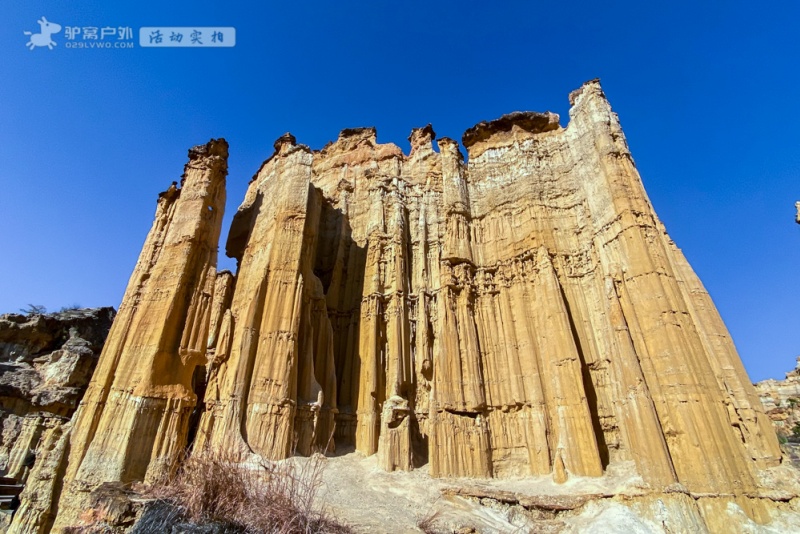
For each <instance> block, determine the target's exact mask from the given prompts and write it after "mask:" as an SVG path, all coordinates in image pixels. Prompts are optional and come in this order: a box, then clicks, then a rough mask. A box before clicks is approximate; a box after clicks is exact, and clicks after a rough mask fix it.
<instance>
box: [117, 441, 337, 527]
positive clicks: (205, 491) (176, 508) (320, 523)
mask: <svg viewBox="0 0 800 534" xmlns="http://www.w3.org/2000/svg"><path fill="white" fill-rule="evenodd" d="M323 462H324V458H320V457H313V458H310V459H307V460H305V461H303V462H302V463H301V464H295V463H293V462H291V461H289V462H286V461H284V462H280V463H275V464H270V463H261V464H259V465H257V466H254V467H251V466H242V465H241V464H238V463H237V462H234V461H232V459H231V458H226V457H225V456H224V455H219V454H208V453H207V454H199V455H194V456H191V457H189V458H187V459H186V460H185V461H183V462H182V465H181V467H180V468H179V469H178V470H177V471H176V472H175V474H174V475H173V476H171V477H169V478H167V479H166V480H164V481H162V482H160V483H158V484H155V485H153V486H151V487H150V488H148V490H147V493H148V494H149V496H150V497H153V498H155V499H156V501H154V502H153V503H151V504H150V505H149V506H148V507H147V509H146V510H145V511H144V513H143V514H142V516H141V518H140V519H139V521H138V522H137V524H136V525H135V527H134V528H133V530H132V532H131V534H147V533H155V532H158V533H163V532H170V531H172V530H173V527H175V526H177V525H178V524H180V525H181V527H182V528H181V529H180V531H181V532H185V531H187V530H186V527H187V526H189V525H187V523H188V524H191V525H194V526H195V528H190V529H189V531H197V532H209V533H215V534H217V533H256V532H258V533H269V534H300V533H312V532H315V533H316V532H326V533H332V534H339V533H342V534H344V533H349V532H351V530H350V529H349V528H348V527H346V526H343V525H341V524H339V523H338V522H337V521H336V520H335V519H334V518H333V517H331V516H330V515H329V514H328V513H327V512H325V511H324V510H323V509H322V508H320V507H319V506H318V503H317V502H316V501H317V494H318V491H319V489H320V486H321V484H322V468H323ZM203 527H205V528H203Z"/></svg>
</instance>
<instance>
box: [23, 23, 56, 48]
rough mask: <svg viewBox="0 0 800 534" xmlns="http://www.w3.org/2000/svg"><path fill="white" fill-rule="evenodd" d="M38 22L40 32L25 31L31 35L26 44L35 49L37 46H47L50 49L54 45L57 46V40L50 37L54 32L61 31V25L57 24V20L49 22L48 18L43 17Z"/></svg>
mask: <svg viewBox="0 0 800 534" xmlns="http://www.w3.org/2000/svg"><path fill="white" fill-rule="evenodd" d="M36 22H38V23H39V27H40V28H41V30H40V31H39V33H31V32H23V33H24V34H25V35H30V36H31V39H30V41H28V42H27V43H25V46H27V47H28V48H30V49H31V50H33V49H34V48H36V47H37V46H46V47H47V48H48V49H50V50H52V49H53V47H54V46H56V44H57V43H56V42H55V41H53V39H51V38H50V36H51V35H53V34H54V33H58V32H60V31H61V25H60V24H56V23H55V22H48V21H47V19H46V18H44V17H42V18H41V19H39V20H37V21H36Z"/></svg>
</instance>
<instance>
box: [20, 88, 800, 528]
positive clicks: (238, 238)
mask: <svg viewBox="0 0 800 534" xmlns="http://www.w3.org/2000/svg"><path fill="white" fill-rule="evenodd" d="M570 102H571V104H572V108H571V110H570V120H569V124H568V125H567V126H566V127H562V126H561V125H560V124H559V118H558V116H557V115H555V114H552V113H533V112H517V113H512V114H510V115H506V116H503V117H501V118H500V119H497V120H494V121H488V122H482V123H480V124H478V125H476V126H475V127H473V128H471V129H470V130H468V131H467V132H466V133H465V134H464V136H463V139H462V145H463V147H464V148H465V149H466V151H467V154H466V155H467V158H466V159H465V157H464V154H462V152H461V150H460V148H459V145H458V143H457V142H456V141H454V140H452V139H448V138H441V139H438V140H436V139H435V134H434V131H433V129H432V128H431V126H430V125H429V126H426V127H424V128H419V129H415V130H413V131H412V133H411V136H410V138H409V140H410V142H411V151H410V153H409V154H408V155H405V154H404V153H403V152H402V150H401V149H400V148H399V147H397V146H395V145H393V144H381V143H378V141H377V136H376V132H375V130H374V129H373V128H356V129H348V130H343V131H342V132H341V134H340V135H339V138H338V139H337V140H336V141H335V142H333V143H330V144H329V145H327V146H326V147H325V148H323V149H322V150H319V151H314V150H311V149H310V148H308V147H307V146H305V145H302V144H298V143H297V141H296V140H295V138H294V137H293V136H292V135H291V134H286V135H284V136H282V137H281V138H279V139H278V140H277V141H276V142H275V151H274V153H273V155H272V156H271V157H270V158H268V159H267V160H266V161H265V162H264V164H263V165H262V166H261V168H260V169H259V170H258V172H257V173H256V175H255V176H254V177H253V179H252V180H251V182H250V184H249V187H248V190H247V193H246V197H245V200H244V202H243V203H242V205H241V207H240V208H239V210H238V212H237V214H236V215H235V217H234V220H233V224H232V227H231V229H230V232H229V237H228V241H227V245H226V251H227V254H228V255H229V256H231V257H234V258H236V259H237V261H238V269H237V272H236V274H235V275H233V274H231V273H227V272H226V273H220V274H216V272H215V260H216V247H217V240H218V237H219V231H220V223H221V218H222V209H223V206H224V177H225V174H226V166H225V165H226V164H225V161H226V157H227V145H226V144H225V143H224V141H212V142H210V143H209V144H208V145H206V146H204V147H196V148H195V149H193V150H192V151H191V152H190V161H189V163H188V164H187V167H186V174H185V178H184V182H183V184H182V187H181V188H180V189H178V188H176V187H174V186H173V187H171V188H170V189H169V190H168V191H167V192H165V193H162V196H161V198H160V200H159V206H158V210H157V214H156V221H155V223H154V226H153V229H152V230H151V233H150V235H149V236H148V238H147V241H146V243H145V247H144V250H143V252H142V255H141V257H140V260H139V263H138V264H137V267H136V270H135V271H134V274H133V276H132V278H131V282H130V284H129V287H128V290H127V292H126V294H125V298H124V300H123V303H122V305H121V307H120V311H119V315H118V317H117V319H116V321H115V323H114V326H113V329H112V332H111V335H110V336H109V341H108V343H107V345H106V347H105V349H104V351H103V355H102V357H101V361H100V366H99V368H98V370H97V371H96V372H95V375H94V378H93V380H92V384H91V386H90V388H89V391H88V393H87V395H86V397H85V399H84V401H83V402H82V404H81V407H80V410H79V411H78V414H77V415H76V417H75V418H74V421H73V424H72V428H71V431H70V432H69V433H68V434H67V435H65V438H64V442H65V443H67V444H68V446H66V447H64V448H65V449H66V450H65V451H63V452H61V453H60V454H62V455H63V456H64V458H66V460H65V461H66V465H65V474H64V483H63V484H64V490H63V492H62V494H61V497H60V501H61V504H60V507H59V509H58V519H57V521H56V527H57V528H62V527H63V526H65V525H68V524H72V522H74V521H76V520H77V518H78V512H79V510H80V503H81V502H83V501H84V500H85V495H86V494H87V492H89V491H91V489H92V488H93V487H96V486H97V485H98V484H99V483H101V482H103V481H122V482H132V481H136V480H145V481H148V480H154V479H156V478H157V477H158V476H159V474H160V473H163V471H164V470H165V469H166V468H167V467H168V465H169V460H170V458H172V457H173V456H174V455H175V454H176V453H178V452H179V451H181V450H182V449H183V448H184V447H186V446H191V447H192V448H193V450H194V454H202V453H203V452H204V451H207V450H211V451H225V453H226V454H235V455H237V456H238V457H239V458H240V459H242V460H245V459H247V458H248V457H251V455H258V456H260V457H262V458H265V459H269V460H279V459H283V458H286V457H288V456H290V455H292V454H295V453H298V454H301V455H308V454H310V453H312V452H315V451H321V452H333V451H340V450H343V449H345V450H346V449H347V447H350V446H352V447H355V449H356V450H358V451H360V452H361V453H363V454H365V455H373V454H377V455H378V456H377V457H378V463H379V465H380V466H382V467H383V468H384V469H386V470H390V471H391V470H410V469H413V468H415V467H419V466H423V465H427V466H428V469H429V472H430V474H431V475H432V476H435V477H499V478H502V477H519V476H530V477H534V476H540V477H541V476H546V477H552V480H553V481H555V482H556V483H563V482H565V481H566V480H567V479H569V478H570V477H602V476H604V473H606V472H607V471H608V469H609V466H612V465H621V464H625V463H628V464H630V465H632V466H633V469H634V470H635V473H636V474H637V476H640V477H641V479H642V481H643V484H644V487H646V488H648V491H650V492H651V493H652V494H653V495H656V496H657V498H658V499H662V500H663V501H664V502H667V501H669V503H671V504H670V506H673V505H674V506H676V507H678V508H681V509H684V508H685V507H686V506H689V507H691V510H690V511H688V512H686V513H687V514H689V515H690V516H691V517H692V524H695V523H698V522H699V523H698V524H702V526H703V528H707V529H710V530H714V531H716V530H719V528H721V527H722V526H723V525H724V524H725V517H727V516H726V512H725V510H726V507H727V506H729V504H732V503H734V504H735V505H736V506H738V507H739V508H741V509H742V510H744V512H745V513H746V514H747V515H748V516H749V517H750V518H751V519H752V520H755V521H757V522H767V521H769V520H770V517H771V516H770V513H771V510H772V509H773V508H774V506H773V504H774V502H773V499H774V494H770V493H769V491H768V489H769V488H765V487H764V485H763V483H762V478H763V472H764V470H768V469H771V468H775V467H776V466H778V464H780V462H781V451H780V449H779V446H778V442H777V439H776V436H775V433H774V431H773V430H772V427H771V424H770V421H769V419H768V418H767V417H766V415H765V414H764V410H763V408H762V406H761V404H760V402H759V399H758V396H757V395H756V392H755V390H754V388H753V386H752V384H751V383H750V381H749V379H748V377H747V374H746V373H745V370H744V368H743V366H742V364H741V361H740V359H739V357H738V355H737V353H736V349H735V347H734V345H733V343H732V341H731V338H730V336H729V334H728V332H727V329H726V328H725V326H724V324H723V322H722V320H721V318H720V316H719V314H718V313H717V311H716V309H715V307H714V305H713V303H712V301H711V299H710V297H709V295H708V293H707V292H706V291H705V289H704V288H703V286H702V284H701V283H700V281H699V279H698V278H697V276H696V275H695V273H694V272H693V271H692V269H691V267H690V266H689V264H688V263H687V261H686V259H685V258H684V257H683V255H682V254H681V252H680V250H679V249H678V248H677V247H676V246H675V244H674V243H673V242H672V241H671V239H670V238H669V236H668V235H667V233H666V231H665V229H664V227H663V225H662V224H661V223H660V221H659V220H658V218H657V217H656V215H655V212H654V211H653V208H652V206H651V204H650V201H649V200H648V198H647V195H646V193H645V191H644V188H643V186H642V182H641V180H640V178H639V175H638V172H637V171H636V167H635V165H634V163H633V159H632V158H631V154H630V151H629V149H628V146H627V143H626V141H625V137H624V135H623V133H622V130H621V128H620V125H619V121H618V119H617V116H616V114H614V113H613V112H612V111H611V108H610V106H609V104H608V101H607V100H606V98H605V95H604V94H603V92H602V90H601V88H600V85H599V82H598V81H596V80H594V81H590V82H587V83H586V84H584V85H583V86H582V87H581V88H580V89H578V90H577V91H575V92H573V93H572V94H571V95H570ZM434 143H435V144H436V145H437V148H438V150H435V149H434ZM81 495H83V496H84V497H81ZM781 495H782V496H781V499H783V500H790V499H791V498H793V497H794V495H793V494H790V493H789V494H787V493H785V492H784V493H782V494H781ZM787 495H788V496H787ZM82 499H83V500H82ZM659 502H661V501H659ZM54 503H55V500H54ZM687 503H688V504H687ZM19 531H25V530H24V529H20V530H19ZM27 531H31V530H27Z"/></svg>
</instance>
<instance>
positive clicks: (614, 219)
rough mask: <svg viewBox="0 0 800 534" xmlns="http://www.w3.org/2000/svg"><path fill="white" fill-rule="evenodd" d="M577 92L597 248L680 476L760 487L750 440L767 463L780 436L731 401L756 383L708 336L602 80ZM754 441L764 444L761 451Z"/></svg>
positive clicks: (694, 487) (698, 487) (732, 488)
mask: <svg viewBox="0 0 800 534" xmlns="http://www.w3.org/2000/svg"><path fill="white" fill-rule="evenodd" d="M571 101H572V102H573V104H574V105H573V108H572V109H571V110H570V116H571V118H572V122H571V123H570V126H569V128H571V129H573V130H572V132H573V134H574V135H576V136H578V137H579V138H580V139H581V141H580V142H577V143H576V144H575V149H576V150H577V152H578V153H579V154H580V156H579V157H581V158H582V159H583V160H584V161H585V162H586V163H587V168H592V169H594V171H595V174H594V176H592V177H591V178H590V179H588V180H583V181H582V184H583V186H584V187H585V188H586V198H587V202H588V206H589V209H590V211H591V213H592V221H593V225H594V228H595V230H596V232H597V233H596V238H595V239H596V241H595V243H596V246H597V247H598V255H599V258H600V262H601V264H602V265H603V269H604V271H605V273H606V274H607V275H610V276H614V277H615V283H616V284H617V287H618V290H619V302H620V306H621V310H622V315H623V317H624V320H625V323H626V324H627V326H628V328H629V329H630V332H631V339H632V341H633V346H634V349H635V352H636V354H637V355H638V358H639V360H640V361H641V364H642V370H643V374H644V378H645V380H646V382H647V386H648V388H649V390H650V393H651V395H652V397H653V401H654V406H655V408H656V411H657V413H658V418H659V421H660V422H661V426H662V428H663V431H664V435H665V437H666V443H667V447H668V449H669V455H670V457H671V459H672V461H673V463H674V467H675V472H676V474H677V476H678V480H679V481H680V482H681V483H683V484H684V485H685V486H686V487H687V488H689V490H690V491H695V492H710V491H726V492H732V493H738V492H743V491H752V490H753V488H754V487H755V480H754V477H753V472H752V471H753V470H752V465H751V462H750V461H749V458H748V457H747V454H746V453H748V449H750V450H751V452H750V454H751V455H753V456H762V461H764V463H769V462H768V461H766V460H765V459H764V458H763V457H766V458H769V457H770V456H771V455H772V454H773V453H772V452H770V450H769V449H771V448H772V446H771V445H772V444H773V443H774V441H775V440H774V437H773V436H765V435H764V434H763V433H762V432H760V431H759V429H758V425H757V424H755V421H753V423H750V421H751V420H753V418H752V417H749V416H748V415H747V413H746V412H745V410H742V412H741V413H742V417H739V416H736V417H735V418H734V420H731V419H732V418H731V415H732V414H733V415H735V411H734V410H730V412H731V413H729V410H728V408H727V407H726V405H727V403H728V400H727V399H730V398H732V399H733V400H734V401H735V402H737V403H740V404H741V406H742V407H743V408H745V407H747V403H748V399H747V394H746V393H744V392H746V391H747V390H752V385H750V384H742V383H741V375H739V374H738V373H737V372H736V371H735V370H733V369H731V371H730V372H727V371H724V368H725V367H730V365H729V362H726V360H729V358H728V356H726V354H727V353H728V350H729V348H728V347H724V346H723V345H722V344H719V343H714V340H713V339H712V338H711V337H710V336H709V334H713V333H714V330H716V328H715V326H716V325H715V324H714V322H715V321H709V317H703V316H702V312H703V310H702V308H703V307H704V306H707V303H704V302H703V299H702V298H700V296H698V295H697V294H696V292H695V296H692V295H691V294H690V293H691V292H692V291H691V289H689V288H690V287H691V285H692V283H691V282H692V280H691V278H692V277H691V276H687V273H685V272H681V268H680V263H681V261H680V260H681V258H678V257H676V255H675V253H674V251H673V250H671V249H670V246H669V239H668V237H667V236H666V235H665V234H664V232H663V228H662V227H661V225H660V223H659V221H658V219H657V218H656V216H655V213H654V211H653V208H652V206H651V205H650V201H649V199H648V198H647V194H646V193H645V191H644V187H643V186H642V182H641V179H640V177H639V174H638V172H637V171H636V168H635V166H634V164H633V160H632V158H631V155H630V151H629V149H628V146H627V143H626V142H625V136H624V134H623V133H622V129H621V128H620V125H619V120H618V118H617V116H616V114H614V113H613V112H612V111H611V107H610V105H609V103H608V101H607V100H606V98H605V95H604V94H603V92H602V90H601V88H600V85H599V83H598V82H597V81H593V82H588V83H587V84H585V85H584V86H583V87H582V88H581V89H579V90H578V91H575V92H574V93H573V94H572V95H571ZM686 269H688V266H687V267H686ZM681 280H687V281H688V282H689V285H688V286H687V284H686V283H681ZM726 382H727V383H728V384H729V385H728V386H726V385H725V383H726ZM731 386H733V387H731ZM737 390H739V393H737ZM732 393H733V395H732ZM738 425H742V426H745V428H747V427H748V425H749V428H748V429H747V430H748V431H747V432H745V433H743V432H740V431H737V430H736V428H735V427H736V426H738ZM761 436H763V438H762V437H761ZM748 440H749V442H748ZM759 441H760V443H759ZM742 442H745V444H746V445H748V447H743V446H742ZM754 449H755V450H761V452H759V453H755V454H754ZM764 449H766V451H764ZM712 459H713V460H712Z"/></svg>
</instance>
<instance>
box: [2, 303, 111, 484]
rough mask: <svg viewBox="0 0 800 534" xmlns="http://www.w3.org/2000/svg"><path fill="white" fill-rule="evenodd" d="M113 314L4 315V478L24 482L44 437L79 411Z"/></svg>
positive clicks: (85, 311)
mask: <svg viewBox="0 0 800 534" xmlns="http://www.w3.org/2000/svg"><path fill="white" fill-rule="evenodd" d="M114 315H115V312H114V309H113V308H95V309H74V310H66V311H62V312H58V313H52V314H31V315H20V314H13V313H12V314H5V315H0V422H1V423H2V434H1V435H0V472H2V473H3V474H5V475H6V476H9V477H12V478H15V479H17V480H18V481H19V482H24V481H25V479H26V478H27V474H28V471H29V469H30V468H31V467H32V465H33V461H34V459H35V458H36V454H37V451H38V449H39V446H40V444H41V443H42V442H43V436H45V435H46V434H47V433H48V432H49V431H51V430H52V429H53V428H55V427H59V426H61V425H62V424H63V423H64V422H66V421H68V420H69V418H70V417H71V416H72V414H73V413H74V412H75V410H76V408H77V407H78V402H79V401H80V399H81V397H82V396H83V393H84V392H85V391H86V387H87V386H88V385H89V380H90V379H91V377H92V372H93V371H94V369H95V366H96V365H97V360H98V358H99V356H100V350H101V349H102V347H103V342H104V341H105V338H106V336H107V335H108V330H109V328H111V322H112V321H113V320H114Z"/></svg>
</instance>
